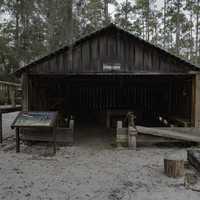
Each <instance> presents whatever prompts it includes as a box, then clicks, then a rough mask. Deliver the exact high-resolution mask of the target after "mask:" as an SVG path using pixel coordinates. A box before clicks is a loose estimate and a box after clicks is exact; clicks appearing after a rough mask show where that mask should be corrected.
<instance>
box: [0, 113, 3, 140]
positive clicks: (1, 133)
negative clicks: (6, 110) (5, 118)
mask: <svg viewBox="0 0 200 200" xmlns="http://www.w3.org/2000/svg"><path fill="white" fill-rule="evenodd" d="M0 143H1V144H2V143H3V130H2V112H1V111H0Z"/></svg>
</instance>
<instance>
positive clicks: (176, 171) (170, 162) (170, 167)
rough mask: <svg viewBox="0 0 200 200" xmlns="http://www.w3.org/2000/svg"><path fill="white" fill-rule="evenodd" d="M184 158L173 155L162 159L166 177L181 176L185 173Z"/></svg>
mask: <svg viewBox="0 0 200 200" xmlns="http://www.w3.org/2000/svg"><path fill="white" fill-rule="evenodd" d="M184 163H185V162H184V160H183V159H178V158H175V157H168V158H165V159H164V172H165V174H166V175H167V176H168V177H173V178H177V177H182V176H184V174H185V170H184Z"/></svg>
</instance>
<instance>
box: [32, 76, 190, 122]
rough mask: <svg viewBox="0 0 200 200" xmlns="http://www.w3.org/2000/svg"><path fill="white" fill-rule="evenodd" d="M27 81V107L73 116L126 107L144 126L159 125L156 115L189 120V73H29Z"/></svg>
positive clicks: (90, 114)
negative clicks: (144, 74)
mask: <svg viewBox="0 0 200 200" xmlns="http://www.w3.org/2000/svg"><path fill="white" fill-rule="evenodd" d="M30 80H31V81H30V84H31V91H32V92H31V94H30V95H29V98H30V110H59V111H60V113H63V115H74V116H76V117H77V119H80V118H82V119H85V118H86V117H87V116H89V117H91V116H93V117H94V115H95V116H96V115H97V114H99V115H100V114H101V115H102V114H103V113H106V111H109V110H126V111H127V112H128V111H133V112H134V113H135V114H136V116H137V119H136V123H137V124H139V125H147V126H158V125H160V126H161V125H162V123H158V122H159V119H158V117H159V116H161V117H163V118H168V119H169V120H173V118H179V119H183V120H185V121H188V122H191V120H192V118H191V117H192V113H191V112H192V106H191V102H192V76H189V75H188V76H164V75H163V76H134V75H121V76H120V75H107V76H106V75H95V76H90V75H79V76H40V77H39V76H31V77H30ZM38 97H39V98H38ZM88 114H89V115H88ZM163 125H164V124H163Z"/></svg>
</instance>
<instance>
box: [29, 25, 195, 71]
mask: <svg viewBox="0 0 200 200" xmlns="http://www.w3.org/2000/svg"><path fill="white" fill-rule="evenodd" d="M103 63H120V64H121V70H120V71H118V72H116V73H161V74H165V73H188V72H189V71H191V70H196V68H194V67H191V66H190V65H186V64H185V63H184V62H181V61H180V60H179V59H178V58H176V57H174V56H171V55H170V54H168V53H166V52H164V51H161V50H160V49H158V48H155V47H154V46H152V45H150V44H148V43H146V42H144V41H142V40H140V39H138V38H136V37H134V36H132V35H130V34H128V33H126V32H122V31H120V30H118V29H114V28H110V29H108V30H105V31H104V32H101V34H100V33H99V34H96V35H93V36H91V37H89V38H87V39H83V40H80V41H79V42H77V43H76V44H75V45H74V47H73V64H72V65H70V63H69V49H67V48H65V49H63V50H60V51H59V52H57V53H55V54H54V55H51V56H47V57H46V58H45V59H42V60H41V61H40V62H37V64H35V65H33V66H31V67H28V68H27V69H26V70H27V72H28V73H29V74H69V73H77V74H80V73H81V74H83V73H103Z"/></svg>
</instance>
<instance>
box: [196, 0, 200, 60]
mask: <svg viewBox="0 0 200 200" xmlns="http://www.w3.org/2000/svg"><path fill="white" fill-rule="evenodd" d="M199 2H200V0H197V5H196V7H197V11H196V51H195V54H196V55H195V57H196V59H195V62H196V64H198V59H199V58H198V53H199V6H200V3H199Z"/></svg>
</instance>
